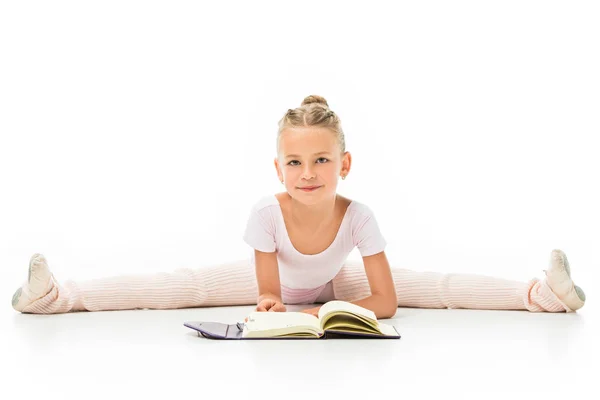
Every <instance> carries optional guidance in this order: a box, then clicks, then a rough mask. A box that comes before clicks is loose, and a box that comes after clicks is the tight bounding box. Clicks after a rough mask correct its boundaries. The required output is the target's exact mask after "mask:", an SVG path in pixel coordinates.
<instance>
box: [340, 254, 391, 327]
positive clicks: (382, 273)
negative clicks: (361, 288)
mask: <svg viewBox="0 0 600 400" xmlns="http://www.w3.org/2000/svg"><path fill="white" fill-rule="evenodd" d="M363 263H364V266H365V272H366V274H367V279H368V280H369V286H370V288H371V296H369V297H365V298H364V299H360V300H356V301H351V302H350V303H353V304H356V305H358V306H361V307H364V308H366V309H369V310H371V311H373V312H374V313H375V315H376V316H377V318H378V319H380V318H391V317H393V316H394V315H395V314H396V311H397V310H398V297H397V295H396V287H395V285H394V280H393V278H392V271H391V269H390V263H389V262H388V260H387V257H386V255H385V252H384V251H382V252H381V253H377V254H373V255H371V256H366V257H363Z"/></svg>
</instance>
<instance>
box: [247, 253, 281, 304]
mask: <svg viewBox="0 0 600 400" xmlns="http://www.w3.org/2000/svg"><path fill="white" fill-rule="evenodd" d="M254 259H255V264H256V280H257V283H258V299H257V300H256V303H257V304H258V303H260V302H261V300H264V299H272V300H275V301H277V302H279V303H282V304H283V302H282V301H281V284H280V282H279V264H278V263H277V252H272V253H265V252H263V251H259V250H254Z"/></svg>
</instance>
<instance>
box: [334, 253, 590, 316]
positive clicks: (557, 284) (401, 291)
mask: <svg viewBox="0 0 600 400" xmlns="http://www.w3.org/2000/svg"><path fill="white" fill-rule="evenodd" d="M545 272H546V278H545V279H544V280H543V281H541V280H539V279H535V278H534V279H532V280H530V281H529V282H518V281H511V280H507V279H499V278H493V277H489V276H483V275H475V274H441V273H436V272H416V271H411V270H407V269H398V268H392V276H393V278H394V283H395V285H396V294H397V296H398V306H399V307H415V308H470V309H483V310H529V311H549V312H564V311H566V312H570V311H575V310H577V309H579V308H581V307H583V304H584V302H585V294H584V293H583V290H581V288H579V287H578V286H575V285H574V284H573V281H572V280H571V271H570V267H569V263H568V260H567V257H566V255H565V254H564V253H563V252H562V251H561V250H553V251H552V254H551V259H550V267H549V269H548V270H547V271H545ZM333 290H334V294H335V297H336V298H337V299H340V300H346V301H354V300H358V299H360V298H363V297H367V296H369V295H370V294H371V290H370V288H369V283H368V280H367V277H366V274H365V271H364V267H363V265H362V263H347V264H346V265H345V266H344V267H343V268H342V270H341V271H340V273H339V274H338V275H337V276H336V277H335V278H334V279H333Z"/></svg>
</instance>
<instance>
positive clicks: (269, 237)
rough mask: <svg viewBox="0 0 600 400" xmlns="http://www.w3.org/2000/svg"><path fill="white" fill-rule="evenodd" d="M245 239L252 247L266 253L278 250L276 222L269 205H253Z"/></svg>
mask: <svg viewBox="0 0 600 400" xmlns="http://www.w3.org/2000/svg"><path fill="white" fill-rule="evenodd" d="M244 241H245V242H246V243H247V244H248V245H250V246H251V247H252V248H254V249H256V250H259V251H263V252H266V253H272V252H274V251H275V250H276V248H277V246H276V242H275V223H274V221H273V218H272V217H271V210H270V209H269V207H264V208H260V207H258V206H257V205H255V206H254V207H252V210H251V211H250V216H249V217H248V222H247V223H246V230H245V232H244Z"/></svg>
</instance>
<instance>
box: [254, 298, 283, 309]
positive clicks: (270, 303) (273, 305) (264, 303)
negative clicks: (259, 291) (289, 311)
mask: <svg viewBox="0 0 600 400" xmlns="http://www.w3.org/2000/svg"><path fill="white" fill-rule="evenodd" d="M256 311H270V312H285V306H284V305H283V303H281V302H279V301H277V300H273V299H263V300H261V301H260V302H259V303H258V305H257V306H256Z"/></svg>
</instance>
